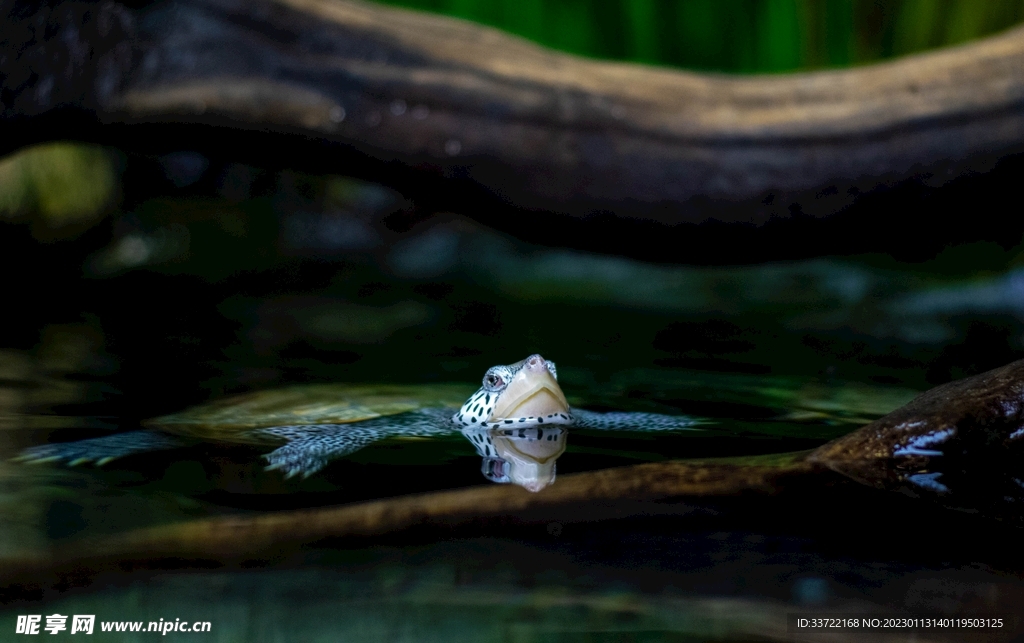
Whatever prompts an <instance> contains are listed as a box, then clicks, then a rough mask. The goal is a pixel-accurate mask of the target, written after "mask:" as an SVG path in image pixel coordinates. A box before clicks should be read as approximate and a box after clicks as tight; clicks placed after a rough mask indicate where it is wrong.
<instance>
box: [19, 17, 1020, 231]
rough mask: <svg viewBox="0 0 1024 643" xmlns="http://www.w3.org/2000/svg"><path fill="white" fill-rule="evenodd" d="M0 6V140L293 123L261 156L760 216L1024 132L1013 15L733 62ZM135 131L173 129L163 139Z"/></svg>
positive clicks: (561, 204) (382, 21) (356, 23)
mask: <svg viewBox="0 0 1024 643" xmlns="http://www.w3.org/2000/svg"><path fill="white" fill-rule="evenodd" d="M0 16H2V17H3V18H2V20H3V26H0V102H2V106H0V113H2V116H0V132H3V136H0V140H3V141H4V142H5V143H6V145H5V146H4V147H5V148H6V149H7V150H9V149H12V148H13V147H15V146H17V145H22V144H26V143H30V142H34V141H40V140H44V139H47V138H51V137H54V136H61V137H68V136H73V137H74V136H80V137H83V138H90V139H92V140H99V141H103V142H111V143H114V144H118V145H123V146H127V147H133V146H134V147H136V148H145V147H146V146H147V145H148V146H151V147H152V146H154V145H164V146H167V147H168V148H172V147H173V146H174V145H175V144H177V145H186V144H187V145H190V146H194V147H202V146H203V145H207V146H211V147H213V148H216V147H217V146H223V145H225V144H228V143H226V141H228V140H229V139H223V138H218V133H223V132H224V131H226V130H237V129H238V128H248V129H249V130H250V131H251V130H257V131H262V132H275V133H282V134H286V135H287V136H285V137H283V138H274V139H273V144H274V145H275V146H285V147H283V148H281V149H278V150H275V151H274V155H276V156H285V157H288V156H289V154H291V155H292V157H294V158H298V157H303V158H306V159H308V157H309V155H310V150H311V149H313V150H315V153H313V156H314V157H315V158H314V160H313V162H314V163H315V164H316V165H317V166H319V167H321V168H322V169H324V170H325V171H337V170H339V169H347V170H348V171H355V172H357V173H358V172H360V171H363V172H370V173H376V174H377V176H372V177H369V178H375V179H377V180H382V181H384V182H390V183H393V184H394V183H401V182H402V181H403V180H407V179H408V177H409V176H419V175H423V174H426V175H429V176H431V177H448V178H456V179H458V180H459V181H460V185H466V184H469V185H472V186H476V187H477V188H480V189H481V190H482V191H483V192H485V193H488V194H491V195H494V196H495V197H496V198H497V199H498V200H499V201H500V200H504V201H506V202H510V203H512V204H514V205H515V206H516V207H521V208H533V209H543V210H550V211H555V212H565V213H570V214H577V215H578V214H587V213H590V212H593V211H595V210H597V211H613V212H615V213H616V214H619V215H627V216H643V217H648V218H653V219H657V220H659V221H661V222H664V223H679V222H686V221H690V222H694V221H702V220H704V219H706V218H707V217H708V216H712V217H714V218H717V219H719V220H742V221H751V222H755V223H759V222H763V221H766V220H768V219H769V218H771V217H774V216H789V214H790V213H791V211H792V212H800V211H802V212H804V213H808V214H829V213H832V212H835V211H836V210H838V209H840V208H842V207H844V206H846V205H847V204H849V203H850V202H851V200H853V199H854V198H855V197H856V195H857V194H858V193H859V192H860V191H863V190H865V189H870V188H872V187H874V186H876V185H878V184H880V183H885V182H891V181H896V180H900V179H904V178H907V177H909V176H914V175H918V176H920V175H932V176H933V178H936V177H937V178H938V179H940V180H946V179H947V178H949V177H951V176H953V175H955V174H957V173H959V172H960V171H961V170H963V169H971V168H974V169H977V167H980V165H979V164H983V163H990V162H991V161H992V160H993V159H995V158H998V157H999V156H1001V155H1005V154H1009V153H1012V152H1016V151H1020V150H1021V149H1024V146H1022V144H1024V29H1020V28H1018V29H1014V30H1011V31H1008V32H1006V33H1004V34H1001V35H997V36H994V37H991V38H988V39H985V40H982V41H978V42H975V43H972V44H968V45H965V46H960V47H955V48H950V49H946V50H941V51H936V52H931V53H926V54H922V55H916V56H910V57H907V58H904V59H900V60H896V61H893V62H887V63H881V64H876V65H871V66H866V67H859V68H854V69H848V70H842V71H826V72H813V73H797V74H788V75H774V76H759V77H728V76H722V75H714V74H696V73H687V72H683V71H676V70H669V69H658V68H652V67H645V66H642V65H634V64H622V63H614V62H600V61H593V60H585V59H581V58H578V57H575V56H571V55H567V54H561V53H556V52H553V51H550V50H547V49H544V48H542V47H539V46H537V45H534V44H531V43H529V42H527V41H525V40H522V39H519V38H515V37H512V36H508V35H505V34H503V33H501V32H499V31H496V30H494V29H490V28H486V27H482V26H478V25H473V24H470V23H467V22H463V21H460V20H454V19H449V18H444V17H438V16H431V15H426V14H421V13H416V12H411V11H405V10H399V9H393V8H388V7H383V6H376V5H370V4H365V3H360V2H353V1H344V0H273V1H271V0H253V1H246V2H241V1H239V0H179V1H176V2H172V1H170V0H161V1H157V2H152V3H149V4H145V5H144V6H142V7H140V8H128V7H126V6H124V5H120V4H117V3H111V2H108V3H103V4H95V3H86V2H63V3H56V4H55V5H53V6H51V5H49V4H44V3H30V4H28V5H26V4H24V3H14V2H10V1H6V2H2V3H0ZM61 108H63V109H61ZM67 108H71V112H74V113H75V114H78V115H82V114H84V115H85V116H86V118H84V119H81V118H78V119H75V118H73V117H72V116H70V115H69V114H70V112H69V110H68V109H67ZM67 123H71V125H66V124H67ZM62 124H65V125H62ZM141 124H149V125H153V124H162V125H170V124H180V125H183V126H184V127H183V128H179V129H174V130H173V134H172V135H168V136H167V137H166V138H165V139H163V140H161V141H159V142H157V141H155V139H154V138H153V136H152V133H153V132H154V131H155V130H154V129H152V128H150V129H140V128H139V126H140V125H141ZM125 125H130V127H123V126H125ZM204 126H213V128H214V129H213V130H211V129H210V128H209V127H204ZM147 139H149V140H147ZM230 140H237V139H230ZM311 141H312V143H313V146H312V147H311V146H310V142H311ZM289 145H290V146H292V147H291V148H290V149H289V148H288V146H289ZM179 149H180V148H179ZM222 151H223V150H222ZM367 167H370V168H375V169H372V170H367V169H366V168H367ZM399 187H401V186H399ZM794 200H796V201H798V202H799V206H797V207H794V206H793V205H792V204H793V202H794ZM737 204H739V205H740V206H742V207H739V208H737V207H735V206H736V205H737Z"/></svg>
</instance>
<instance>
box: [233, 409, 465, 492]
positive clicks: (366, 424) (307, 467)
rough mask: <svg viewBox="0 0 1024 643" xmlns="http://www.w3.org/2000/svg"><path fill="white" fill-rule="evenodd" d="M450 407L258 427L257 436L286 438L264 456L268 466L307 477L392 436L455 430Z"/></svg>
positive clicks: (287, 476)
mask: <svg viewBox="0 0 1024 643" xmlns="http://www.w3.org/2000/svg"><path fill="white" fill-rule="evenodd" d="M450 415H451V409H433V408H427V409H419V410H417V411H411V412H409V413H402V414H401V415H392V416H387V417H381V418H375V419H372V420H366V421H363V422H352V423H349V424H303V425H294V426H274V427H270V428H266V429H257V430H256V431H254V432H253V433H255V434H257V435H260V434H262V435H269V436H273V437H275V438H284V439H285V440H287V441H288V443H287V444H285V445H284V446H282V447H280V448H278V449H275V450H274V451H271V452H270V453H268V454H266V455H265V456H263V457H264V458H266V459H267V460H268V461H269V464H268V465H267V469H280V470H281V471H283V472H284V474H285V477H286V478H291V477H292V476H296V475H299V474H302V477H303V478H308V477H309V476H311V475H313V474H314V473H316V472H317V471H319V470H320V469H323V468H324V467H325V466H327V464H328V463H329V462H330V461H331V460H335V459H337V458H342V457H344V456H346V455H349V454H351V453H355V452H356V451H358V450H359V449H362V448H363V447H365V446H367V445H370V444H372V443H374V442H377V441H378V440H383V439H384V438H386V437H389V436H419V437H428V436H433V435H441V434H445V433H451V432H452V431H454V430H455V427H454V425H452V424H451V422H450V421H449V419H448V417H449V416H450Z"/></svg>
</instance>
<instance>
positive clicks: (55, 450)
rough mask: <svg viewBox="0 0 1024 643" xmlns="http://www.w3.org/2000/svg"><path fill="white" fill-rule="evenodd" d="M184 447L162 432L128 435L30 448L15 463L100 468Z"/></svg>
mask: <svg viewBox="0 0 1024 643" xmlns="http://www.w3.org/2000/svg"><path fill="white" fill-rule="evenodd" d="M185 444H186V443H185V442H184V441H183V440H181V439H180V438H176V437H174V436H172V435H168V434H166V433H163V432H161V431H152V430H142V431H127V432H125V433H115V434H114V435H105V436H103V437H101V438H90V439H88V440H79V441H77V442H58V443H56V444H41V445H39V446H34V447H29V448H27V449H25V450H24V451H22V452H21V454H20V455H19V456H17V457H16V458H14V460H15V461H16V462H25V463H28V464H42V463H44V462H67V463H68V465H69V466H75V465H78V464H82V463H85V462H95V463H96V465H97V466H103V465H104V464H106V463H108V462H110V461H111V460H116V459H117V458H122V457H124V456H126V455H131V454H133V453H142V452H144V451H161V450H165V449H176V448H178V447H181V446H185Z"/></svg>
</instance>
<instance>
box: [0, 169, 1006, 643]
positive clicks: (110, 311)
mask: <svg viewBox="0 0 1024 643" xmlns="http://www.w3.org/2000/svg"><path fill="white" fill-rule="evenodd" d="M192 161H195V159H192ZM192 161H190V157H188V156H187V155H186V156H184V157H181V158H177V157H176V158H172V159H163V160H162V161H159V162H158V159H144V158H133V159H128V171H127V172H126V174H125V177H126V178H125V197H124V201H123V204H122V207H121V208H120V209H119V210H118V211H117V212H115V213H113V214H111V215H109V216H107V217H106V218H105V219H104V220H103V221H101V222H100V223H99V224H97V225H96V226H94V227H92V228H91V229H89V230H86V231H85V232H83V233H81V234H80V235H78V236H77V237H75V238H72V239H67V240H58V241H52V242H49V243H42V242H40V241H38V240H37V239H36V237H38V236H39V235H38V234H36V235H35V236H33V228H32V227H31V226H30V225H23V224H18V223H5V224H3V228H2V232H3V233H2V235H0V246H2V247H0V263H2V265H3V270H4V271H5V275H6V280H5V300H6V302H5V303H6V306H5V308H6V309H7V311H8V313H7V314H6V315H4V318H3V321H2V324H3V328H4V335H3V337H4V342H3V347H2V349H0V507H2V510H0V555H2V557H3V559H4V560H6V561H9V564H11V565H13V564H14V563H15V562H17V561H19V560H24V559H26V558H27V557H30V556H35V555H39V554H41V553H43V552H45V551H46V550H47V548H48V547H50V546H51V545H54V544H68V543H74V542H78V541H81V540H82V539H84V538H87V537H92V536H101V535H109V534H116V533H120V532H123V531H125V530H128V529H132V528H136V527H142V526H148V525H156V524H163V523H169V522H178V521H187V520H190V519H194V518H199V517H205V516H212V515H230V514H244V515H255V514H258V513H260V512H267V511H277V510H285V509H292V508H299V507H315V506H328V505H336V504H344V503H351V502H357V501H360V500H368V499H376V498H387V497H394V496H400V495H405V494H409V493H420V492H426V491H433V490H443V489H453V488H461V487H469V486H473V485H480V484H488V483H487V482H486V481H485V480H484V479H483V477H482V476H481V474H480V459H479V457H478V456H477V455H476V454H475V452H474V450H473V447H472V445H470V443H469V442H468V441H467V440H465V439H464V438H463V437H461V436H459V435H452V436H448V437H438V438H430V439H389V440H385V441H382V442H379V443H377V444H374V445H371V446H369V447H367V448H365V449H363V450H361V451H359V452H358V453H356V454H353V455H352V456H349V457H347V458H344V459H342V460H339V461H337V462H334V463H332V464H331V465H329V466H328V467H327V468H326V469H324V470H323V471H322V472H321V473H319V474H317V475H315V476H312V477H310V478H308V479H305V480H301V479H290V480H286V479H284V478H283V477H282V476H281V475H280V474H279V473H277V472H272V471H271V472H268V471H264V470H263V467H262V463H261V460H260V456H261V455H262V454H263V453H264V452H266V450H267V449H266V448H264V447H258V446H252V445H244V444H229V443H223V442H210V443H205V442H203V443H199V444H196V445H194V446H191V447H188V448H185V449H181V450H178V451H169V452H160V453H152V454H139V455H134V456H130V457H127V458H124V459H123V460H119V461H115V462H113V463H111V464H109V465H107V466H106V467H103V468H95V467H80V468H74V469H67V468H63V467H59V466H47V465H37V466H26V465H21V464H16V463H12V462H9V461H8V459H9V458H11V457H13V456H14V455H16V454H17V453H19V452H20V450H21V449H23V448H25V447H28V446H31V445H35V444H41V443H45V442H49V441H68V440H75V439H82V438H88V437H97V436H102V435H107V434H109V433H111V432H114V431H120V430H132V429H135V428H138V427H139V425H140V422H141V421H142V420H144V419H146V418H152V417H155V416H159V415H163V414H167V413H172V412H176V411H180V410H182V409H184V408H186V407H189V406H191V405H194V404H199V403H203V402H206V401H208V400H211V399H217V398H220V397H224V396H226V395H230V394H234V393H242V392H248V391H257V390H262V389H269V388H273V387H278V386H282V385H287V384H307V383H317V382H362V383H395V382H399V383H413V384H418V383H423V384H429V383H438V382H464V383H465V385H466V388H467V390H468V391H472V390H473V389H474V388H475V386H477V383H478V382H479V378H480V377H481V376H482V374H483V372H484V370H485V369H486V368H487V367H489V366H491V365H493V364H496V363H509V362H512V361H516V360H518V359H521V358H523V357H525V356H526V355H528V354H530V353H533V352H540V353H542V354H543V355H544V356H545V357H548V358H549V359H553V360H555V361H556V362H557V363H558V366H559V377H560V381H561V383H562V386H563V389H564V390H565V392H566V394H567V396H568V397H569V400H570V402H571V403H572V404H574V405H576V406H580V407H583V408H589V409H592V410H597V411H611V410H624V411H642V412H651V413H662V414H673V415H679V414H681V415H688V416H692V417H694V418H700V419H701V420H702V423H701V424H699V425H697V426H696V427H694V428H695V430H689V431H673V432H666V433H635V432H601V431H593V430H579V431H572V432H570V434H569V437H568V441H567V449H566V452H565V453H564V454H563V455H562V456H561V457H560V458H559V460H558V474H559V476H564V475H568V474H571V473H577V472H584V471H593V470H598V469H603V468H606V467H613V466H622V465H630V464H637V463H642V462H656V461H663V460H668V459H678V458H716V457H739V456H751V455H764V454H774V453H784V452H792V451H801V450H805V449H811V448H814V447H816V446H818V445H820V444H823V443H825V442H826V441H828V440H830V439H832V438H834V437H838V436H840V435H843V434H845V433H847V432H849V431H851V430H854V429H856V428H857V427H859V426H861V425H863V424H865V423H867V422H869V421H871V420H872V419H874V418H877V417H880V416H881V415H884V414H885V413H887V412H889V411H890V410H892V409H894V408H896V407H898V406H900V405H901V404H903V403H905V402H906V401H908V400H909V399H910V398H911V397H912V396H913V395H914V394H915V392H917V391H921V390H924V389H926V388H929V387H930V386H933V385H935V384H938V383H942V382H945V381H949V380H950V379H954V378H957V377H962V376H965V375H969V374H972V373H976V372H980V371H983V370H985V369H988V368H992V367H995V366H999V365H1002V364H1004V363H1006V362H1009V361H1011V360H1012V359H1015V358H1017V357H1020V356H1021V355H1022V354H1024V351H1022V345H1024V272H1021V269H1020V268H1019V267H1018V266H1019V265H1020V264H1019V258H1018V257H1019V255H1018V253H1019V251H1020V249H1021V247H1020V246H1019V245H1009V246H1006V247H1003V246H999V245H996V244H993V243H988V242H976V243H973V244H964V245H961V246H954V247H951V248H950V249H949V250H947V251H945V252H942V253H939V254H938V255H936V256H935V257H933V258H931V259H929V260H927V261H924V262H919V263H898V262H895V261H893V260H892V259H889V258H887V257H883V256H874V255H870V256H868V255H861V256H846V257H824V258H818V259H809V260H803V261H795V262H786V263H769V264H758V265H751V266H735V267H728V266H727V267H696V266H686V265H668V264H650V263H643V262H640V261H637V260H633V259H624V258H619V257H614V256H605V255H596V254H588V253H584V252H581V251H578V250H574V249H572V248H569V247H547V246H539V245H531V244H527V243H525V242H522V241H518V240H516V239H514V238H512V237H510V236H507V235H505V234H502V233H500V232H497V231H495V230H492V229H489V228H487V227H485V226H482V225H481V224H479V223H476V222H474V221H473V220H472V219H470V218H468V217H464V216H459V215H454V214H444V213H441V214H434V213H430V214H429V215H428V214H424V213H423V212H419V211H417V210H416V209H415V207H414V206H413V205H411V204H409V203H408V202H405V201H403V200H402V199H401V198H400V197H399V196H398V195H395V194H393V193H391V192H389V191H387V190H385V189H383V188H380V187H378V186H374V185H369V184H362V183H357V182H353V181H350V180H346V179H342V178H338V177H315V176H314V177H311V176H305V175H299V174H295V173H290V172H271V171H267V170H261V169H259V168H251V167H247V166H240V165H231V164H218V163H213V164H212V165H211V164H210V163H207V164H206V165H203V164H202V163H199V164H198V165H196V163H195V162H192ZM190 163H191V165H190ZM193 166H195V167H193ZM190 168H192V169H194V170H195V172H198V173H199V175H200V178H199V179H197V180H196V181H194V182H192V183H189V181H188V179H189V177H188V176H184V175H185V174H188V172H189V171H192V170H190ZM158 171H159V172H164V173H165V176H166V181H165V183H160V182H158V181H156V180H155V179H153V178H152V176H150V175H151V174H154V173H156V172H158ZM147 172H148V173H150V174H146V173H147ZM140 176H142V177H146V176H148V177H149V178H148V179H146V180H145V181H143V180H142V179H138V183H139V185H140V186H142V187H137V186H135V184H134V183H132V182H131V180H132V177H136V178H138V177H140ZM154 186H155V187H154ZM968 473H969V472H968ZM555 484H556V485H557V484H558V482H557V480H556V482H555ZM542 493H543V492H542ZM673 511H674V512H675V515H672V516H660V517H659V516H649V517H637V518H629V519H621V520H610V521H604V522H590V523H587V522H585V523H582V524H577V523H573V524H569V523H568V522H567V523H566V524H561V523H560V522H557V521H556V522H551V523H549V524H546V525H541V526H536V525H532V526H531V525H508V526H505V527H500V526H499V527H473V528H470V529H467V530H463V531H459V530H455V531H442V532H430V531H424V532H416V531H413V532H405V533H403V534H398V535H394V536H389V537H384V538H379V539H373V540H367V541H360V542H357V543H351V542H346V543H339V544H337V546H329V547H326V548H320V549H307V550H301V551H296V552H292V553H290V554H288V555H287V556H285V557H284V558H283V559H279V560H275V561H274V562H273V563H269V562H268V563H267V564H266V565H265V566H262V567H258V568H256V569H248V570H237V569H224V570H213V571H199V570H184V571H168V572H161V573H156V572H147V573H145V574H141V573H140V574H130V573H125V574H120V575H111V576H109V577H107V576H103V577H101V578H98V579H93V580H92V581H91V582H90V583H87V584H86V585H85V586H84V587H81V588H79V589H76V590H74V591H70V592H66V593H65V592H62V591H57V590H53V591H45V592H43V593H42V594H32V593H26V594H19V593H18V592H17V591H7V592H6V593H4V594H3V596H4V597H5V598H4V600H5V601H7V602H8V606H7V607H6V608H5V609H4V610H3V612H2V613H0V632H3V635H2V636H0V640H8V638H7V637H15V635H14V634H12V633H13V632H14V630H15V622H16V617H17V615H19V614H37V613H38V614H52V613H60V614H66V613H75V614H77V613H82V614H92V613H95V614H96V615H97V619H98V620H110V621H113V620H135V619H138V620H145V621H149V620H159V619H160V618H163V619H165V620H174V619H176V618H180V619H185V620H209V621H211V623H212V630H211V632H210V633H208V634H183V633H171V634H169V635H168V636H170V637H172V638H175V637H177V638H180V639H185V638H192V639H196V640H199V639H200V638H202V640H210V641H236V640H246V641H285V640H302V641H319V640H324V641H327V640H330V641H336V640H359V641H362V640H367V641H371V640H372V641H378V640H379V641H406V640H408V641H421V640H438V641H441V640H444V641H461V640H465V641H598V640H600V641H605V640H614V641H656V640H658V641H660V640H678V641H684V640H685V641H690V640H721V639H727V640H793V639H792V636H793V635H792V634H791V633H789V632H787V631H786V621H785V615H786V614H787V613H788V612H792V611H794V610H800V609H805V610H826V611H827V610H851V609H852V610H875V611H881V612H886V611H888V612H893V611H897V610H900V611H904V612H908V613H911V612H913V613H922V614H934V615H957V614H980V613H986V614H989V613H990V614H994V615H1003V616H1004V617H1006V618H1009V617H1010V616H1011V615H1012V614H1018V613H1021V612H1022V611H1024V583H1022V582H1021V581H1020V574H1021V573H1022V572H1024V563H1022V561H1021V558H1020V555H1019V553H1018V551H1017V547H1016V542H1017V541H1018V540H1019V535H1020V532H1019V529H1018V528H1017V527H1013V526H1011V525H1010V524H1008V521H1006V520H1001V521H1000V520H995V517H996V516H991V515H986V514H985V512H984V511H977V510H974V511H973V513H971V512H963V511H953V510H950V509H949V508H946V507H943V506H942V505H941V503H937V502H933V501H932V500H931V499H929V498H928V497H927V494H923V496H922V497H918V498H910V497H907V496H905V495H902V494H899V493H888V492H882V491H877V490H874V489H870V488H868V487H864V486H862V485H859V484H857V483H855V482H853V481H849V480H846V479H844V478H842V477H840V476H838V475H825V476H819V477H817V478H813V477H811V478H808V479H807V481H806V482H802V483H798V484H796V486H795V487H793V488H791V489H787V490H786V492H785V493H783V494H781V495H780V496H778V497H772V498H764V497H761V498H759V499H748V498H744V497H739V498H705V499H700V498H694V499H690V500H687V501H686V503H685V504H684V505H682V506H681V507H675V508H674V509H673ZM1002 511H1003V514H1004V516H1003V517H1005V513H1006V511H1007V510H1006V509H1005V507H1003V509H1002ZM1010 522H1012V521H1010ZM1012 629H1013V628H1010V627H1007V628H1006V629H1004V630H1001V631H988V632H985V633H983V634H979V633H977V632H974V633H971V634H970V635H969V636H966V637H965V636H962V635H961V634H957V633H955V632H954V633H950V632H931V633H928V634H927V635H926V636H925V635H920V636H919V638H918V639H915V640H933V639H934V640H940V639H941V640H1010V639H1011V638H1012V637H1013V636H1014V635H1016V632H1017V631H1018V630H1013V632H1011V631H1010V630H1012ZM44 636H49V635H47V634H44ZM58 636H70V634H69V633H68V632H63V633H61V634H60V635H58ZM152 636H154V634H151V633H139V634H130V633H120V634H109V633H108V634H102V633H99V634H98V635H97V636H96V638H97V639H98V640H117V641H135V640H140V641H141V640H147V639H148V638H150V637H152ZM894 636H895V638H894V639H893V640H911V639H910V638H909V637H906V636H902V635H899V634H897V635H894ZM103 637H109V638H107V639H104V638H103ZM922 637H923V638H922ZM927 637H932V638H927ZM978 637H982V638H978ZM984 637H988V638H984ZM15 638H20V637H15ZM801 640H818V639H813V638H810V639H801ZM836 640H847V639H836ZM850 640H853V639H850ZM857 640H859V639H857ZM864 640H877V639H870V638H866V639H864Z"/></svg>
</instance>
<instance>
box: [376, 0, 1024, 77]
mask: <svg viewBox="0 0 1024 643" xmlns="http://www.w3.org/2000/svg"><path fill="white" fill-rule="evenodd" d="M378 1H381V2H385V3H387V4H393V5H399V6H403V7H409V8H413V9H422V10H427V11H434V12H438V13H443V14H446V15H450V16H456V17H459V18H466V19H469V20H474V21H476V22H480V23H484V24H488V25H492V26H495V27H498V28H500V29H504V30H506V31H509V32H511V33H514V34H518V35H520V36H524V37H526V38H529V39H530V40H533V41H535V42H538V43H540V44H543V45H547V46H549V47H553V48H555V49H561V50H563V51H568V52H571V53H575V54H581V55H584V56H592V57H596V58H609V59H614V60H629V61H635V62H644V63H653V64H658V65H673V66H678V67H686V68H690V69H699V70H708V71H723V72H734V73H766V72H784V71H795V70H801V69H819V68H827V67H843V66H847V65H854V64H859V63H868V62H872V61H876V60H881V59H885V58H891V57H893V56H901V55H904V54H909V53H912V52H915V51H922V50H925V49H931V48H935V47H942V46H945V45H952V44H956V43H960V42H964V41H967V40H971V39H973V38H978V37H981V36H985V35H987V34H991V33H994V32H997V31H1000V30H1002V29H1005V28H1007V27H1009V26H1010V25H1013V24H1015V23H1017V22H1019V21H1021V20H1024V2H1022V1H1021V0H985V1H978V0H802V1H801V0H378Z"/></svg>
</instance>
